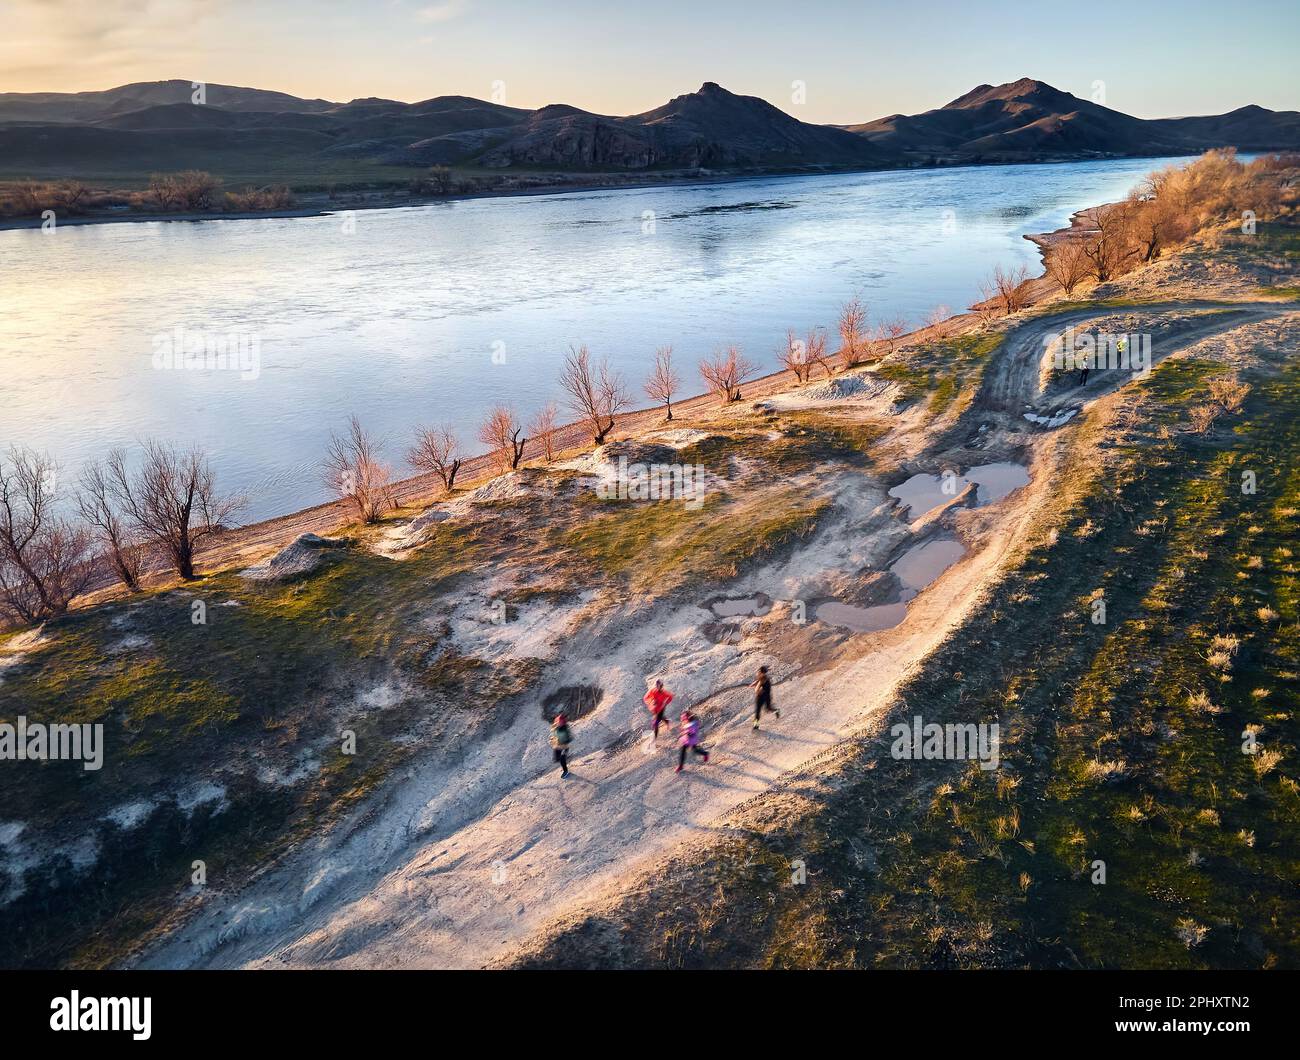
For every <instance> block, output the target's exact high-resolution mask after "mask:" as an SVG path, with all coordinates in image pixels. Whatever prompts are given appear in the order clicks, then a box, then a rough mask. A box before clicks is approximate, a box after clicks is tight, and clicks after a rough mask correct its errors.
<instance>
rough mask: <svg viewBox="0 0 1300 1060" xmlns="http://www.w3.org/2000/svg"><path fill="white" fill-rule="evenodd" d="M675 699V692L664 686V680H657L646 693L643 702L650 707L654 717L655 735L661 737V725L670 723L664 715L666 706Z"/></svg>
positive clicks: (657, 737) (656, 737)
mask: <svg viewBox="0 0 1300 1060" xmlns="http://www.w3.org/2000/svg"><path fill="white" fill-rule="evenodd" d="M672 701H673V694H672V693H671V692H669V691H668V689H666V688H664V683H663V682H662V681H656V682H655V686H654V688H652V689H650V691H649V692H647V693H646V694H645V697H644V699H642V702H643V703H645V705H646V706H647V707H649V708H650V714H651V716H652V717H653V718H654V727H655V736H654V738H655V739H656V740H657V739H659V725H660V724H661V723H662V724H664V725H669V724H670V723H669V721H668V719H667V718H665V717H664V708H665V707H667V706H668V704H669V703H671V702H672Z"/></svg>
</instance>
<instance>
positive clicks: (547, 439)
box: [528, 401, 671, 464]
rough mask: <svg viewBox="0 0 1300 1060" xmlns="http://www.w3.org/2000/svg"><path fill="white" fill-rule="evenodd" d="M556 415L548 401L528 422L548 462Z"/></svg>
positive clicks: (552, 455) (552, 457)
mask: <svg viewBox="0 0 1300 1060" xmlns="http://www.w3.org/2000/svg"><path fill="white" fill-rule="evenodd" d="M558 416H559V410H558V409H557V408H556V407H555V402H554V401H548V402H547V403H546V405H545V407H544V408H542V409H541V410H540V411H539V412H538V413H537V415H535V416H534V417H533V418H532V421H531V422H530V423H529V424H528V433H529V434H530V435H532V437H533V440H534V441H535V442H537V444H538V445H540V446H541V447H542V456H544V457H545V458H546V462H547V463H548V464H553V463H555V434H556V431H557V430H558V426H557V423H556V420H557V417H558ZM669 418H671V417H669Z"/></svg>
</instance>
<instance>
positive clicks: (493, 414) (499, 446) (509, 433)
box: [478, 405, 528, 474]
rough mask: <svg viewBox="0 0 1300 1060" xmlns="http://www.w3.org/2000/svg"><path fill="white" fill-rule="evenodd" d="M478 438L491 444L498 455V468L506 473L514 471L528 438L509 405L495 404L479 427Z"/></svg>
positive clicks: (496, 455) (486, 443) (484, 442)
mask: <svg viewBox="0 0 1300 1060" xmlns="http://www.w3.org/2000/svg"><path fill="white" fill-rule="evenodd" d="M478 439H479V441H480V442H482V443H483V444H484V445H486V446H489V447H490V448H491V450H492V453H493V455H494V456H495V457H496V463H497V469H498V470H499V471H500V472H501V473H502V474H505V473H506V472H507V471H514V470H515V469H516V468H517V467H518V466H519V461H520V460H521V459H522V458H523V455H524V446H525V445H526V444H527V443H528V439H527V438H525V437H524V427H523V424H521V423H520V422H519V421H518V420H517V419H516V418H515V413H514V410H513V409H511V408H510V406H509V405H494V406H493V407H492V409H491V411H490V412H488V416H487V419H485V420H484V421H483V425H482V426H481V427H480V428H479V429H478Z"/></svg>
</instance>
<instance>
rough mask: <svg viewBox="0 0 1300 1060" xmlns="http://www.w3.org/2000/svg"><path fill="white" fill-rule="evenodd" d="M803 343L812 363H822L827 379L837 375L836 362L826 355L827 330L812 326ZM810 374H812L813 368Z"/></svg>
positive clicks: (809, 361)
mask: <svg viewBox="0 0 1300 1060" xmlns="http://www.w3.org/2000/svg"><path fill="white" fill-rule="evenodd" d="M803 345H804V350H805V351H807V355H808V363H809V364H810V365H821V367H822V369H823V370H824V371H825V372H826V378H827V379H830V378H831V377H832V376H834V375H835V362H834V361H833V360H832V359H831V358H830V357H827V356H826V332H825V331H824V330H823V329H822V328H810V329H809V330H808V334H807V335H805V336H804V338H803ZM808 374H809V376H811V375H812V371H811V369H810V370H809V372H808Z"/></svg>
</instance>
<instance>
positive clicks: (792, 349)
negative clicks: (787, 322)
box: [776, 329, 815, 383]
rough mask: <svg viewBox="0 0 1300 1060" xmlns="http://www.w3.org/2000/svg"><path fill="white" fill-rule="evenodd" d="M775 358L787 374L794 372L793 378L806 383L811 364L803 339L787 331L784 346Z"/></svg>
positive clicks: (811, 367) (811, 368)
mask: <svg viewBox="0 0 1300 1060" xmlns="http://www.w3.org/2000/svg"><path fill="white" fill-rule="evenodd" d="M776 355H777V358H778V359H779V360H780V362H781V367H782V368H784V369H785V370H786V371H788V372H794V377H795V379H797V380H798V381H799V382H800V383H806V382H808V377H809V376H810V375H811V374H812V370H813V364H814V363H815V362H813V361H812V360H811V359H810V358H809V356H808V345H807V343H805V342H804V340H803V339H801V338H797V337H796V336H795V333H794V330H793V329H789V330H787V331H786V333H785V345H784V346H783V347H781V349H779V350H777V353H776Z"/></svg>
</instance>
